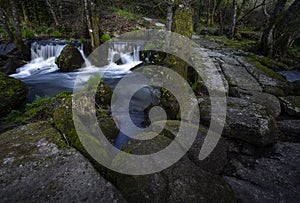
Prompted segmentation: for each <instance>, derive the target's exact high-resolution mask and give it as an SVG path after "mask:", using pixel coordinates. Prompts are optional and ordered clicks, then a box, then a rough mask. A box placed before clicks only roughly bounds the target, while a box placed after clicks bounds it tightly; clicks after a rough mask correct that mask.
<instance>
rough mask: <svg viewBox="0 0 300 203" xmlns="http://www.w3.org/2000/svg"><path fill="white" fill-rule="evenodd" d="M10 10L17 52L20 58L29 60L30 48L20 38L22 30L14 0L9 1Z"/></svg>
mask: <svg viewBox="0 0 300 203" xmlns="http://www.w3.org/2000/svg"><path fill="white" fill-rule="evenodd" d="M9 4H10V7H11V11H12V17H13V25H14V28H15V33H16V34H15V40H14V43H15V45H16V47H17V49H18V50H19V52H20V53H19V54H20V56H21V58H22V59H24V60H27V61H28V60H30V50H29V48H28V47H26V46H25V44H24V42H23V39H22V31H21V26H20V19H19V16H18V12H17V7H16V5H15V2H14V1H13V0H10V1H9Z"/></svg>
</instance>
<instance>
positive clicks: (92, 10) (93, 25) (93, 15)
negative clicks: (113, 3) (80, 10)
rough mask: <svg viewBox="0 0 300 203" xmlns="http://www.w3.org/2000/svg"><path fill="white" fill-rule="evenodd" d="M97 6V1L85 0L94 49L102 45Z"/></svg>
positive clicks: (87, 20)
mask: <svg viewBox="0 0 300 203" xmlns="http://www.w3.org/2000/svg"><path fill="white" fill-rule="evenodd" d="M96 6H97V5H96V4H95V2H92V1H89V0H84V10H85V17H86V22H87V27H88V30H89V35H90V38H91V46H92V49H93V50H95V49H96V48H97V47H98V46H99V45H100V38H99V16H98V10H97V7H96Z"/></svg>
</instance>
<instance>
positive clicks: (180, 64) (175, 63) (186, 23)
mask: <svg viewBox="0 0 300 203" xmlns="http://www.w3.org/2000/svg"><path fill="white" fill-rule="evenodd" d="M180 3H181V2H180ZM180 3H179V4H177V5H175V12H174V16H173V24H172V32H176V33H178V34H181V35H183V36H185V37H188V38H192V35H193V25H194V23H193V12H192V9H191V8H190V7H189V6H188V5H184V4H180ZM183 47H184V46H183ZM168 61H169V65H171V66H172V67H173V69H174V70H175V71H176V72H177V73H179V74H180V75H181V76H182V77H183V78H184V79H186V80H187V70H188V65H187V64H186V63H185V62H184V61H182V60H180V59H178V58H176V57H175V56H171V57H169V60H168Z"/></svg>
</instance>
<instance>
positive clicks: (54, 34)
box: [52, 30, 62, 38]
mask: <svg viewBox="0 0 300 203" xmlns="http://www.w3.org/2000/svg"><path fill="white" fill-rule="evenodd" d="M52 35H53V37H55V38H60V37H61V36H62V34H61V32H59V31H58V30H54V31H53V33H52Z"/></svg>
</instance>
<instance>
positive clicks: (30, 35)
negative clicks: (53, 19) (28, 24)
mask: <svg viewBox="0 0 300 203" xmlns="http://www.w3.org/2000/svg"><path fill="white" fill-rule="evenodd" d="M22 38H23V39H27V40H33V39H34V38H35V32H34V31H33V30H31V29H29V28H23V29H22Z"/></svg>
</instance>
